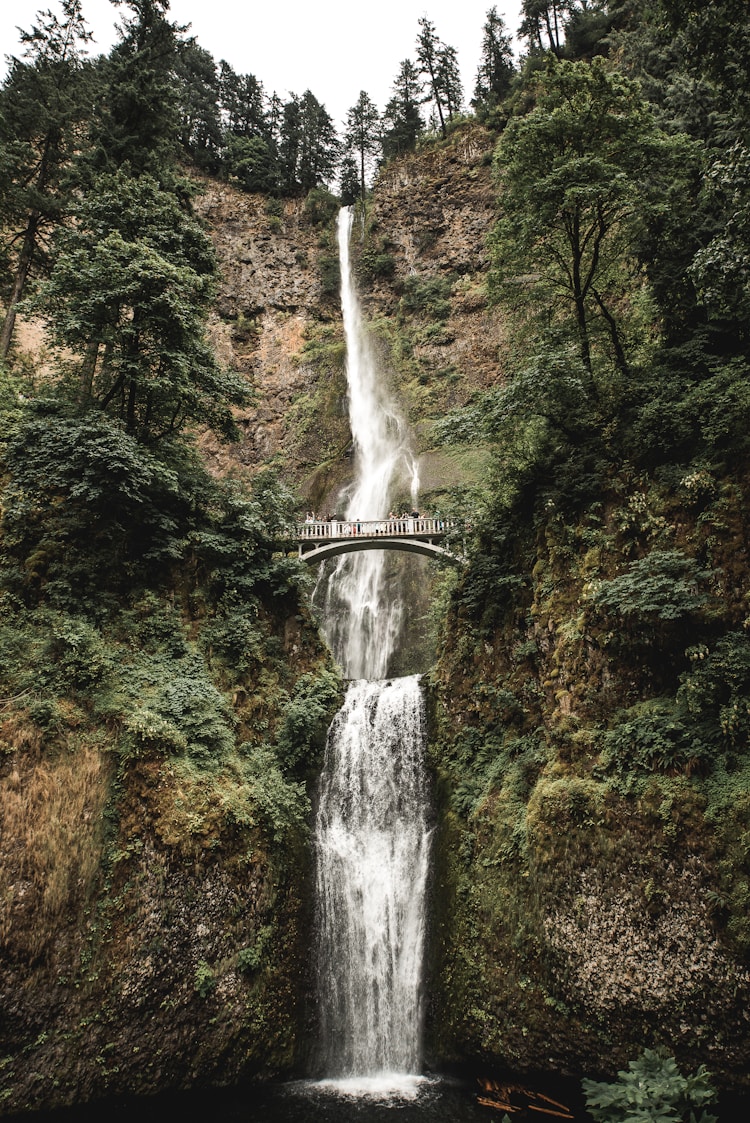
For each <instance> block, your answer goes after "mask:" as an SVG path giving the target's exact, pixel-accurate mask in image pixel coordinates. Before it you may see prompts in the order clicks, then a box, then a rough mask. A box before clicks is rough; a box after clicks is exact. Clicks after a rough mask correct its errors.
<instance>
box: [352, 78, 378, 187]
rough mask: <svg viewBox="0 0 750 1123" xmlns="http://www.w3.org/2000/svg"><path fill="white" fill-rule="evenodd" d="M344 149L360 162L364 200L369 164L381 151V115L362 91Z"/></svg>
mask: <svg viewBox="0 0 750 1123" xmlns="http://www.w3.org/2000/svg"><path fill="white" fill-rule="evenodd" d="M344 149H345V151H346V152H348V153H351V154H352V155H354V154H356V157H357V160H358V162H359V193H360V195H361V197H362V199H364V197H365V192H366V190H367V182H366V173H367V170H368V164H369V162H370V161H371V159H372V157H373V156H374V155H375V153H376V152H379V151H380V114H379V113H378V110H377V107H376V105H375V104H374V102H373V101H372V98H371V97H370V95H369V94H367V93H366V92H365V91H364V90H361V91H360V94H359V97H358V99H357V103H356V105H353V106H352V108H351V109H350V110H349V113H348V114H347V118H346V130H345V132H344Z"/></svg>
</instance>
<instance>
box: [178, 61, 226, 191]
mask: <svg viewBox="0 0 750 1123" xmlns="http://www.w3.org/2000/svg"><path fill="white" fill-rule="evenodd" d="M177 74H178V77H179V79H180V95H179V105H180V141H181V143H182V147H183V148H184V149H185V151H186V152H187V153H189V155H190V156H191V157H192V159H193V160H194V161H195V162H196V164H198V165H199V166H200V167H204V168H209V169H210V170H211V171H214V172H215V171H217V170H218V165H219V157H220V153H221V146H222V137H221V121H220V118H219V76H218V74H217V72H216V63H215V62H214V60H213V56H212V55H211V54H210V53H209V52H208V51H206V50H204V49H203V47H200V46H198V43H197V42H196V40H195V39H188V40H187V42H186V43H184V44H182V45H181V46H180V49H179V54H178V60H177Z"/></svg>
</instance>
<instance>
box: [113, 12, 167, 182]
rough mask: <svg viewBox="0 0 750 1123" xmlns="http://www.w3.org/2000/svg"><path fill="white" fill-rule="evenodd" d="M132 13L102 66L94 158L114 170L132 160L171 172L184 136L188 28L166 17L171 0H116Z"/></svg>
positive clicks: (143, 168)
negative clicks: (183, 53)
mask: <svg viewBox="0 0 750 1123" xmlns="http://www.w3.org/2000/svg"><path fill="white" fill-rule="evenodd" d="M112 2H113V3H114V4H116V5H117V6H118V7H121V6H126V7H128V8H130V9H131V11H132V13H133V14H132V15H131V16H129V17H128V16H126V17H124V18H123V21H122V23H121V24H120V25H119V28H118V30H119V32H120V40H119V42H118V43H116V44H115V46H114V47H113V49H112V51H111V53H110V55H109V58H108V59H107V60H106V62H105V66H104V82H105V90H104V92H103V95H102V97H101V99H100V100H99V103H98V106H97V111H96V114H95V118H94V122H93V127H92V144H93V149H94V151H93V154H92V162H93V164H94V166H95V167H96V168H98V169H100V170H102V169H107V170H110V171H113V170H115V169H117V168H120V167H122V165H123V164H126V163H127V164H128V165H129V167H130V169H131V171H132V173H133V174H134V175H140V174H141V173H142V172H150V173H151V174H156V175H157V176H159V178H162V177H163V176H169V175H170V174H172V171H173V169H174V166H175V163H176V159H177V153H178V140H179V135H180V113H179V100H178V91H179V89H180V82H179V77H178V69H179V50H180V42H181V40H180V37H181V35H182V33H183V32H184V31H185V30H186V29H185V28H184V27H178V26H177V25H176V24H173V23H170V22H169V20H168V19H167V18H166V12H167V11H168V10H169V0H112Z"/></svg>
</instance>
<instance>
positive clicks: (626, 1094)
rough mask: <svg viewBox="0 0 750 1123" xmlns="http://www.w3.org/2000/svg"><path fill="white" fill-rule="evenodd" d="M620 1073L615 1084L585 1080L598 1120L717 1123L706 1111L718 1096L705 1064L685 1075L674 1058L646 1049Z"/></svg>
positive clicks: (600, 1122) (591, 1108) (603, 1122)
mask: <svg viewBox="0 0 750 1123" xmlns="http://www.w3.org/2000/svg"><path fill="white" fill-rule="evenodd" d="M617 1076H618V1079H617V1080H616V1081H615V1082H614V1083H612V1084H603V1083H598V1082H596V1081H594V1080H584V1081H582V1087H583V1094H584V1096H585V1099H586V1107H587V1108H588V1111H589V1113H590V1114H591V1116H592V1117H593V1119H594V1120H595V1123H716V1119H717V1116H715V1115H712V1114H710V1112H707V1111H705V1110H703V1109H704V1108H705V1106H706V1104H710V1103H713V1102H714V1101H715V1099H716V1092H715V1091H714V1089H713V1088H712V1087H711V1085H710V1083H709V1073H708V1072H707V1071H706V1068H705V1067H704V1066H703V1065H701V1066H700V1068H699V1069H698V1070H697V1072H695V1073H693V1074H692V1075H691V1076H683V1075H682V1073H681V1072H680V1070H679V1069H678V1067H677V1062H676V1061H675V1059H674V1057H667V1056H664V1055H663V1054H662V1053H660V1052H657V1051H656V1050H653V1049H645V1050H644V1052H643V1054H642V1056H641V1057H639V1058H638V1060H636V1061H629V1062H628V1069H627V1071H625V1070H621V1071H620V1072H618V1074H617Z"/></svg>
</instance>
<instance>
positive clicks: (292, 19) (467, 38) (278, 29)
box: [0, 0, 521, 126]
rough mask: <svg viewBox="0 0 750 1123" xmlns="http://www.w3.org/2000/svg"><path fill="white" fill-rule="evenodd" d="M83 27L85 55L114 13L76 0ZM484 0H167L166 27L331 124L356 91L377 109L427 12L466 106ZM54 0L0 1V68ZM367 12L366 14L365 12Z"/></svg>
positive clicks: (110, 34) (508, 10)
mask: <svg viewBox="0 0 750 1123" xmlns="http://www.w3.org/2000/svg"><path fill="white" fill-rule="evenodd" d="M82 6H83V13H84V15H85V17H86V20H87V22H88V25H89V29H90V30H91V31H93V33H94V38H95V43H94V44H92V45H91V50H90V52H89V53H90V54H91V55H96V54H102V53H106V52H107V51H108V50H109V49H110V47H111V46H112V44H113V42H114V41H115V37H116V36H115V30H114V25H115V23H116V21H117V20H118V18H119V15H120V12H123V11H126V12H127V11H129V10H128V9H120V12H118V9H116V8H115V7H114V6H113V5H112V4H111V3H110V2H109V0H83V5H82ZM492 6H493V0H429V2H428V0H379V2H376V3H364V2H360V3H358V2H357V0H262V2H261V3H258V4H257V5H256V4H252V2H251V0H171V3H170V7H169V13H168V17H169V18H170V19H171V21H172V22H173V23H177V24H187V23H189V24H191V28H190V31H189V33H188V34H189V35H194V36H195V38H196V39H197V40H198V43H199V44H200V46H201V47H204V48H205V49H206V50H207V51H209V52H210V53H211V54H212V55H213V57H214V59H215V60H216V62H217V63H218V62H219V61H220V60H221V59H226V61H227V62H228V63H229V64H230V65H231V66H232V67H234V69H235V70H236V71H237V72H238V73H240V74H248V73H249V74H254V75H255V76H256V78H258V79H259V81H261V82H262V83H263V86H264V89H265V91H266V93H267V94H271V93H273V91H274V90H275V91H276V92H277V93H278V94H279V96H280V97H281V98H282V99H286V98H287V97H288V95H289V93H290V92H293V93H296V94H302V93H304V92H305V90H307V89H309V90H312V92H313V94H314V95H315V97H317V99H318V100H319V101H321V102H322V103H323V104H324V105H325V107H326V109H327V110H328V112H329V113H330V114H331V117H332V118H333V120H334V122H335V123H336V125H337V126H340V125H341V124H342V123H343V122H344V120H345V118H346V114H347V111H348V109H349V108H350V107H351V106H352V105H354V103H355V102H356V100H357V98H358V97H359V92H360V90H366V91H367V93H368V94H369V95H370V97H371V98H372V99H373V101H374V102H375V103H376V105H377V106H378V108H379V109H380V110H381V111H382V109H383V108H384V106H385V103H386V101H387V100H388V98H389V97H390V96H391V86H392V84H393V80H394V78H395V77H396V74H397V73H398V69H399V64H400V63H401V61H402V59H405V58H410V59H412V60H413V59H414V57H415V51H414V44H415V42H416V38H417V32H418V30H419V27H418V24H417V21H418V19H419V18H420V17H421V16H425V15H426V16H427V17H428V19H430V20H431V21H432V22H433V23H434V25H435V30H436V31H437V34H438V36H439V37H440V39H442V41H443V42H444V43H447V44H448V45H449V46H451V47H455V48H456V50H457V52H458V61H459V64H460V66H461V73H462V78H463V83H464V94H465V97H466V100H467V102H468V100H469V98H470V97H471V96H472V94H473V92H474V83H475V79H476V70H477V64H478V61H479V48H480V43H481V38H482V28H483V26H484V22H485V17H486V14H487V11H488V9H489V8H491V7H492ZM495 6H496V7H497V11H498V14H499V15H501V16H503V18H504V20H505V23H506V26H507V28H508V30H509V31H510V33H511V34H515V32H516V30H517V28H518V24H519V23H520V16H519V11H520V8H521V0H495ZM47 9H52V11H53V12H55V14H56V15H59V14H60V4H59V2H58V0H0V56H2V59H1V60H0V72H1V73H2V74H4V73H5V72H6V64H5V56H6V55H16V56H18V55H19V53H20V44H19V36H18V31H17V28H18V27H22V28H24V30H28V29H29V28H30V27H31V25H32V23H33V22H35V17H36V13H37V12H38V11H40V10H47ZM373 13H374V14H373Z"/></svg>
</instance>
